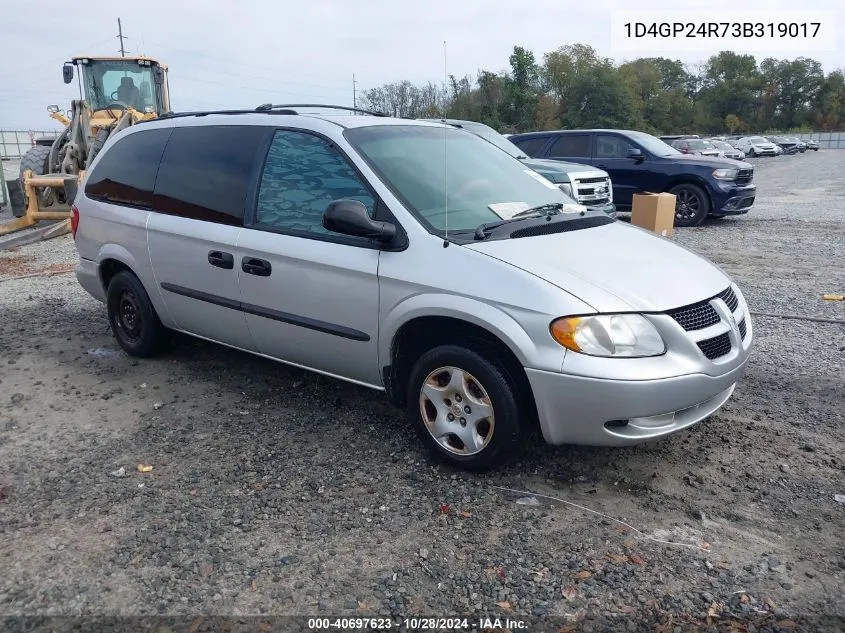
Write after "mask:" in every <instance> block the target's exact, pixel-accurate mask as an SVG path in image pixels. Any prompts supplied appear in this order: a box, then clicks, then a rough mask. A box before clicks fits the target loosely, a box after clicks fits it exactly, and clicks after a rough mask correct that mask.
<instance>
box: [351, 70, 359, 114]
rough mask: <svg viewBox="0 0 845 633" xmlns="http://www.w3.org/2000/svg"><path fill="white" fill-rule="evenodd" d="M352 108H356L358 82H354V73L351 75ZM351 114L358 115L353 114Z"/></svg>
mask: <svg viewBox="0 0 845 633" xmlns="http://www.w3.org/2000/svg"><path fill="white" fill-rule="evenodd" d="M352 107H353V108H357V107H358V82H357V81H355V73H352ZM352 114H358V113H357V112H353V113H352Z"/></svg>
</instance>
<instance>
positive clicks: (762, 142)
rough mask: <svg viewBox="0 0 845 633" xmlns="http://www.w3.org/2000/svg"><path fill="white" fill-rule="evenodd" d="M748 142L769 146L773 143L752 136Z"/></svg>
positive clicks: (760, 137)
mask: <svg viewBox="0 0 845 633" xmlns="http://www.w3.org/2000/svg"><path fill="white" fill-rule="evenodd" d="M748 141H749V142H750V143H751V144H752V145H769V144H770V143H771V141H769V139H766V138H763V137H762V136H752V137H751V138H750V139H748Z"/></svg>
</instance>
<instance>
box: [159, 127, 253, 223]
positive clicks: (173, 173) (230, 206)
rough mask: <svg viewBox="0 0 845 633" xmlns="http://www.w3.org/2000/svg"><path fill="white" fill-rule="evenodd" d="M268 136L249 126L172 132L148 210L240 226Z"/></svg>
mask: <svg viewBox="0 0 845 633" xmlns="http://www.w3.org/2000/svg"><path fill="white" fill-rule="evenodd" d="M268 134H269V131H268V130H267V129H266V128H263V127H258V126H249V125H244V126H236V125H227V126H223V125H220V126H198V127H183V128H176V129H175V130H174V131H173V136H171V137H170V141H169V142H168V143H167V148H166V150H165V152H164V157H163V158H162V161H161V169H160V170H159V174H158V179H157V180H156V185H155V196H154V198H153V210H154V211H158V212H161V213H167V214H169V215H178V216H181V217H185V218H191V219H194V220H206V221H208V222H218V223H221V224H233V225H238V226H239V225H241V224H242V222H243V217H244V207H245V204H246V198H247V192H248V189H249V186H250V183H251V182H252V174H253V170H254V168H255V166H256V162H257V161H259V160H261V159H263V155H262V156H259V153H261V150H262V145H263V142H264V140H265V139H266V138H267V135H268Z"/></svg>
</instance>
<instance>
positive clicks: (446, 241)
mask: <svg viewBox="0 0 845 633" xmlns="http://www.w3.org/2000/svg"><path fill="white" fill-rule="evenodd" d="M447 79H448V75H447V74H446V40H443V118H444V119H445V118H446V86H447V85H448V84H447ZM446 162H447V157H446V125H444V126H443V194H444V197H443V211H444V213H445V215H446V230H445V232H444V237H443V248H446V247H447V246H449V180H448V169H447V166H446Z"/></svg>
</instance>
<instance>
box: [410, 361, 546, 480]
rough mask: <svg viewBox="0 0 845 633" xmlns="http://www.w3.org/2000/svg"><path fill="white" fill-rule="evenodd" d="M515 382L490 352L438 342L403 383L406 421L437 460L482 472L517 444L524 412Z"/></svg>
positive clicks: (503, 459) (498, 463)
mask: <svg viewBox="0 0 845 633" xmlns="http://www.w3.org/2000/svg"><path fill="white" fill-rule="evenodd" d="M516 385H517V382H516V381H515V380H514V378H513V377H512V375H511V373H510V372H509V370H508V369H506V367H505V366H504V365H503V364H501V363H500V361H499V360H498V359H497V358H495V356H494V355H492V354H484V355H482V354H480V353H479V352H477V351H475V350H474V349H470V348H467V347H463V346H459V345H441V346H439V347H435V348H433V349H430V350H428V351H427V352H425V353H424V354H422V356H420V357H419V358H418V359H417V361H416V362H415V363H414V366H413V367H412V368H411V373H410V377H409V381H408V385H407V389H408V391H407V394H408V395H407V406H408V416H409V421H410V423H411V424H412V425H413V426H414V428H415V429H416V431H417V434H418V435H419V436H420V439H421V440H422V441H423V443H425V445H426V446H427V447H428V449H429V450H430V451H431V452H432V453H433V454H434V455H435V456H436V457H438V458H439V459H442V460H443V461H447V462H449V463H451V464H453V465H455V466H458V467H460V468H465V469H467V470H474V471H485V470H489V469H491V468H495V467H498V466H501V465H502V464H504V463H505V462H506V461H508V459H510V458H511V457H512V456H513V455H514V454H515V453H516V452H517V451H518V450H519V448H520V447H521V445H522V440H523V428H524V426H523V424H522V422H521V419H520V418H526V419H530V418H531V416H530V415H529V413H530V412H529V411H525V410H522V411H521V410H520V407H519V405H518V404H517V403H518V401H519V398H518V396H517V394H518V393H519V389H518V387H517V386H516Z"/></svg>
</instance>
